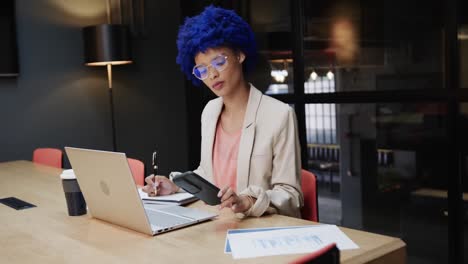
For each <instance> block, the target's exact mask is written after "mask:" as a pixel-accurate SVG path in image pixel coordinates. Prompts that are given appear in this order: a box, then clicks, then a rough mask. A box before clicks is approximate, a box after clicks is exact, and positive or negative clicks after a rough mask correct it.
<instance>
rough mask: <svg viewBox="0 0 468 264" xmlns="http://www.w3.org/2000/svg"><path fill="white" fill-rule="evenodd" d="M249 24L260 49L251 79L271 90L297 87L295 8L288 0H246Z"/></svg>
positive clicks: (258, 85)
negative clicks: (294, 64)
mask: <svg viewBox="0 0 468 264" xmlns="http://www.w3.org/2000/svg"><path fill="white" fill-rule="evenodd" d="M245 3H246V5H247V6H248V7H247V8H246V10H250V11H249V24H250V25H251V26H252V29H253V31H254V33H255V39H256V40H257V46H258V50H259V59H258V64H257V69H256V71H255V72H254V73H253V74H251V76H249V79H248V80H249V81H250V82H252V83H253V84H254V85H255V86H256V87H257V88H260V89H261V90H262V91H265V93H267V94H284V93H292V92H293V91H294V86H293V83H294V79H293V66H292V63H293V61H292V39H293V37H292V27H291V9H290V1H288V0H271V1H269V2H268V4H267V5H265V1H263V0H250V1H245Z"/></svg>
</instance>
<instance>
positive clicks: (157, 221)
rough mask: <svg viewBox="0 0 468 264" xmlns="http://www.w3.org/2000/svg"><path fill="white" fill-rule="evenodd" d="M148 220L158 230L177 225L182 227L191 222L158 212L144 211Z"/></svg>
mask: <svg viewBox="0 0 468 264" xmlns="http://www.w3.org/2000/svg"><path fill="white" fill-rule="evenodd" d="M146 214H147V215H148V219H149V221H150V223H151V225H152V226H157V227H158V228H159V229H164V228H169V227H173V226H177V225H183V224H186V223H189V222H191V220H189V219H186V218H182V217H178V216H175V215H170V214H166V213H162V212H159V211H153V210H146Z"/></svg>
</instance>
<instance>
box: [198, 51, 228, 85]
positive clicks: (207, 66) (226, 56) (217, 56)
mask: <svg viewBox="0 0 468 264" xmlns="http://www.w3.org/2000/svg"><path fill="white" fill-rule="evenodd" d="M219 57H224V59H225V60H226V62H225V63H224V65H226V68H224V69H222V70H218V69H216V66H213V64H212V62H213V61H214V60H215V59H217V58H219ZM228 59H229V56H228V55H226V54H223V53H221V54H218V55H216V57H214V58H213V59H212V60H211V61H210V64H209V65H206V66H205V65H203V64H197V65H195V66H193V69H192V74H193V75H194V76H195V78H197V79H199V80H201V81H203V80H205V79H207V78H208V77H209V76H210V70H209V69H210V67H213V68H214V69H215V70H216V71H218V72H222V71H224V70H226V69H227V66H229V64H227V63H228V62H229V60H228ZM200 65H203V66H205V67H206V69H207V71H208V74H207V76H206V77H205V78H198V76H197V75H196V74H195V68H196V67H198V66H200ZM224 65H223V66H224Z"/></svg>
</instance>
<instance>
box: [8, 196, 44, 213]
mask: <svg viewBox="0 0 468 264" xmlns="http://www.w3.org/2000/svg"><path fill="white" fill-rule="evenodd" d="M0 203H2V204H4V205H7V206H10V207H11V208H13V209H16V210H23V209H27V208H32V207H36V206H35V205H34V204H31V203H28V202H26V201H23V200H20V199H18V198H16V197H7V198H3V199H0Z"/></svg>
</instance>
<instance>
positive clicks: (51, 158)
mask: <svg viewBox="0 0 468 264" xmlns="http://www.w3.org/2000/svg"><path fill="white" fill-rule="evenodd" d="M62 157H63V152H62V151H61V150H60V149H56V148H37V149H35V150H34V152H33V158H32V160H33V162H35V163H39V164H42V165H46V166H51V167H56V168H60V169H61V168H62Z"/></svg>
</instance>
